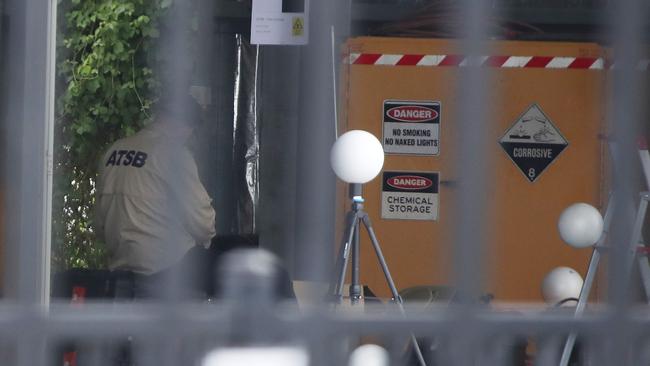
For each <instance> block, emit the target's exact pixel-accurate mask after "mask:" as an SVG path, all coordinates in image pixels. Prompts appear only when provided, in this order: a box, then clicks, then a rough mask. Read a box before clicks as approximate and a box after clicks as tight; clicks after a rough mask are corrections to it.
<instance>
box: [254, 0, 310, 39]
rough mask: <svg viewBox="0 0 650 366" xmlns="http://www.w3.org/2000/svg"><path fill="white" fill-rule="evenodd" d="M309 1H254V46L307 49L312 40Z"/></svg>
mask: <svg viewBox="0 0 650 366" xmlns="http://www.w3.org/2000/svg"><path fill="white" fill-rule="evenodd" d="M308 14H309V0H253V9H252V13H251V43H252V44H259V45H305V44H307V42H308V40H309V32H308V31H309V27H308V21H309V19H308V16H307V15H308Z"/></svg>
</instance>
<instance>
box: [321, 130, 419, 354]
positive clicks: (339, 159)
mask: <svg viewBox="0 0 650 366" xmlns="http://www.w3.org/2000/svg"><path fill="white" fill-rule="evenodd" d="M330 162H331V164H332V169H333V170H334V173H336V175H337V176H338V177H339V178H340V179H341V180H342V181H344V182H347V183H350V198H351V199H352V206H351V210H350V212H348V215H347V221H348V222H347V227H346V229H345V237H344V239H345V242H344V243H343V245H341V247H340V248H339V255H338V260H337V267H338V271H337V272H338V277H337V279H336V280H335V281H334V282H333V283H332V284H333V286H332V289H331V292H332V295H333V296H334V298H336V299H337V300H338V301H339V302H340V301H341V299H342V297H343V285H344V282H345V276H346V272H347V268H348V262H352V265H351V267H352V268H351V271H350V301H351V303H352V304H353V305H354V304H358V303H359V302H360V299H361V297H362V295H361V292H362V286H361V282H360V278H359V276H360V270H359V268H360V261H359V257H360V252H359V246H360V244H359V231H360V228H361V227H363V228H365V229H366V231H367V233H368V236H369V237H370V243H371V244H372V247H373V249H374V251H375V255H376V256H377V260H378V261H379V265H380V266H381V269H382V271H383V272H384V277H385V278H386V283H387V284H388V287H389V288H390V291H391V294H392V295H393V299H394V300H395V303H396V304H397V305H398V306H399V308H400V310H401V311H402V312H404V308H403V305H402V298H401V297H400V296H399V292H398V291H397V287H396V286H395V282H394V281H393V277H392V276H391V275H390V271H389V270H388V264H386V259H385V258H384V255H383V254H382V251H381V247H380V246H379V240H378V239H377V236H376V235H375V230H374V229H373V227H372V222H371V220H370V217H369V216H368V214H367V213H366V212H365V211H364V210H363V203H364V199H363V197H362V196H361V185H362V184H363V183H368V182H370V181H371V180H373V179H374V178H375V177H376V176H377V175H378V174H379V172H380V171H381V168H382V167H383V166H384V149H383V148H382V146H381V142H379V140H377V138H376V137H375V136H374V135H373V134H371V133H369V132H366V131H361V130H352V131H348V132H346V133H344V134H343V135H341V137H339V138H338V139H337V140H336V142H335V143H334V146H332V150H331V153H330ZM411 343H412V346H413V350H414V352H415V355H416V357H417V359H418V363H419V365H420V366H426V362H425V361H424V356H423V355H422V352H421V351H420V346H418V342H417V340H416V339H415V336H413V335H411ZM355 365H356V363H355Z"/></svg>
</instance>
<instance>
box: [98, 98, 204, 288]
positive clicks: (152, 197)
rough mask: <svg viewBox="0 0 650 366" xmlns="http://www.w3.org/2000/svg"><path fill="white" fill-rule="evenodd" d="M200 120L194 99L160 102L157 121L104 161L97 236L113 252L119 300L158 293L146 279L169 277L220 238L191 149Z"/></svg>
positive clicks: (111, 264)
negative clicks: (191, 253)
mask: <svg viewBox="0 0 650 366" xmlns="http://www.w3.org/2000/svg"><path fill="white" fill-rule="evenodd" d="M199 119H200V106H199V105H198V104H197V103H196V102H195V101H194V100H193V99H192V98H191V97H189V96H187V97H181V98H169V97H167V98H161V102H159V103H158V107H157V109H156V116H155V119H154V122H153V123H151V124H150V125H149V126H147V127H145V128H144V129H143V130H141V131H140V132H138V133H137V134H135V135H134V136H131V137H127V138H124V139H121V140H118V141H116V142H115V143H114V144H113V145H112V146H111V147H110V148H109V149H108V150H107V152H106V153H105V154H104V156H103V158H102V160H101V162H100V166H99V179H98V183H97V201H96V205H97V207H96V220H95V222H96V230H97V233H98V235H99V237H100V238H103V239H104V240H105V243H106V245H107V248H108V253H109V269H110V270H111V271H113V273H114V274H115V277H116V278H117V281H116V288H115V291H116V296H118V297H150V296H152V295H153V294H152V292H156V291H160V289H159V288H152V283H153V281H147V279H150V278H155V277H156V274H159V273H162V272H169V271H168V270H169V269H172V268H174V266H176V265H178V264H179V262H180V261H181V259H182V258H183V257H184V256H185V254H186V253H187V252H188V251H189V250H190V249H191V248H193V247H195V246H197V245H201V246H205V247H208V246H209V245H210V240H211V239H212V237H214V236H215V226H214V224H215V211H214V209H213V208H212V205H211V202H212V200H211V199H210V197H209V196H208V193H207V192H206V190H205V188H204V187H203V184H201V181H200V180H199V175H198V171H197V167H196V163H195V161H194V159H193V157H192V155H191V153H190V151H189V150H188V148H187V147H186V142H187V140H188V138H189V137H190V136H191V134H192V130H193V127H194V124H195V123H196V121H198V120H199ZM139 279H144V281H139ZM154 287H155V286H154Z"/></svg>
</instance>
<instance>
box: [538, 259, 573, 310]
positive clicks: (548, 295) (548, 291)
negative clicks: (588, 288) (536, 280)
mask: <svg viewBox="0 0 650 366" xmlns="http://www.w3.org/2000/svg"><path fill="white" fill-rule="evenodd" d="M582 284H583V280H582V277H581V276H580V274H579V273H578V272H577V271H576V270H574V269H573V268H569V267H557V268H554V269H553V270H551V271H550V272H549V273H548V274H547V275H546V276H545V277H544V280H543V281H542V297H543V298H544V301H546V302H547V303H548V304H551V305H557V304H559V303H560V302H562V301H564V300H567V299H577V298H579V297H580V291H582Z"/></svg>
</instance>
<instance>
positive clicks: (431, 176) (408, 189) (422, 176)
mask: <svg viewBox="0 0 650 366" xmlns="http://www.w3.org/2000/svg"><path fill="white" fill-rule="evenodd" d="M439 185H440V177H439V174H438V173H437V172H397V171H390V172H388V171H387V172H384V173H383V175H382V190H381V191H382V192H381V217H382V219H396V220H427V221H435V220H438V208H439Z"/></svg>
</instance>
